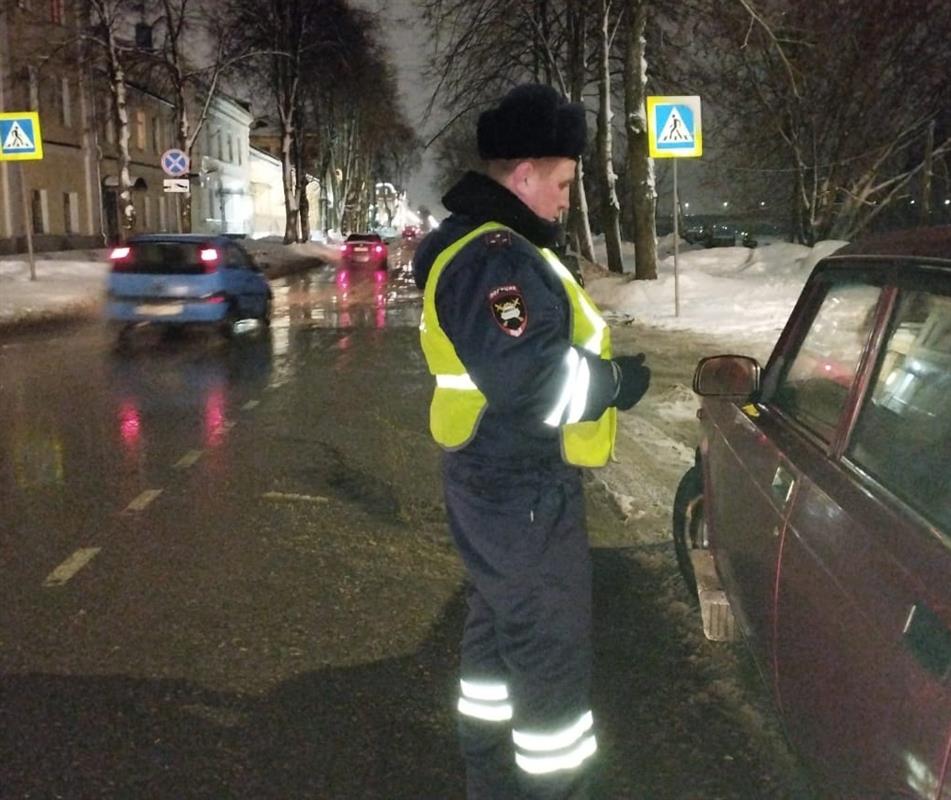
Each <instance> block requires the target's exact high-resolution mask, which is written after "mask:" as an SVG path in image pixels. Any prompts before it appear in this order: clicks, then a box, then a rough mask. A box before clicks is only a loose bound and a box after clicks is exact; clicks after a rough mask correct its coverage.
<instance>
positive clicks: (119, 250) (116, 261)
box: [109, 247, 132, 272]
mask: <svg viewBox="0 0 951 800" xmlns="http://www.w3.org/2000/svg"><path fill="white" fill-rule="evenodd" d="M131 253H132V248H131V247H114V248H113V249H112V252H111V253H109V260H110V261H111V262H112V271H113V272H123V271H125V270H127V269H128V268H129V263H128V261H127V259H128V258H129V255H130V254H131Z"/></svg>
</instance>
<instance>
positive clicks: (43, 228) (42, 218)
mask: <svg viewBox="0 0 951 800" xmlns="http://www.w3.org/2000/svg"><path fill="white" fill-rule="evenodd" d="M31 211H32V212H33V213H32V216H33V233H46V232H47V231H48V230H49V229H50V209H49V205H48V200H47V197H46V189H34V190H33V203H32V206H31Z"/></svg>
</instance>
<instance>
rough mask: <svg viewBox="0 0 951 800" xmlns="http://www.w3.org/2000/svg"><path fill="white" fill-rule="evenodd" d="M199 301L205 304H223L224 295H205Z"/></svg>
mask: <svg viewBox="0 0 951 800" xmlns="http://www.w3.org/2000/svg"><path fill="white" fill-rule="evenodd" d="M201 299H202V301H203V302H205V303H223V302H225V294H224V292H215V293H214V294H209V295H206V296H205V297H203V298H201Z"/></svg>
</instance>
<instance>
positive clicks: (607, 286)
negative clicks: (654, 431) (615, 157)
mask: <svg viewBox="0 0 951 800" xmlns="http://www.w3.org/2000/svg"><path fill="white" fill-rule="evenodd" d="M669 240H670V237H664V238H663V239H661V240H660V241H659V242H658V256H659V257H658V265H657V280H654V281H634V280H632V278H633V274H632V273H633V270H634V252H633V247H630V246H628V247H625V248H624V249H622V257H623V260H624V269H625V272H624V274H621V275H616V274H611V273H607V272H602V273H600V277H596V278H594V279H593V280H591V279H589V281H588V283H587V286H586V289H587V290H588V293H589V294H590V295H591V297H592V299H594V301H595V302H596V303H597V304H598V305H599V306H600V308H601V309H602V310H604V311H605V312H614V315H615V316H624V317H632V318H634V319H636V320H638V321H639V322H643V323H645V324H649V325H654V326H657V327H662V328H671V329H680V330H695V331H701V332H717V333H724V334H729V333H740V334H744V335H758V334H763V335H769V334H775V333H777V332H778V331H779V330H780V329H781V328H782V326H783V324H784V323H785V321H786V318H787V317H788V316H789V312H790V310H791V309H792V307H793V305H794V303H795V302H796V298H797V297H798V296H799V293H800V291H801V290H802V286H803V284H804V283H805V281H806V278H808V277H809V273H810V272H811V271H812V268H813V267H814V266H815V264H816V262H818V261H819V260H820V259H822V258H824V257H825V256H827V255H829V254H830V253H833V252H835V251H836V250H837V249H838V248H840V247H842V246H843V245H845V244H846V242H841V241H827V242H819V243H818V244H817V245H816V246H815V247H811V248H810V247H805V246H804V245H799V244H789V243H787V242H777V243H775V244H770V245H766V246H763V247H757V248H746V247H723V248H715V249H702V248H697V247H691V246H687V247H686V248H684V249H683V250H681V251H680V253H679V257H678V259H677V280H676V282H675V277H674V256H673V248H672V246H671V243H670V241H669ZM595 252H596V255H597V256H598V258H599V260H600V261H602V263H603V262H604V261H606V257H605V255H604V243H603V241H599V242H598V243H597V246H596V248H595ZM675 285H676V290H677V294H679V302H680V314H679V316H678V315H676V313H675Z"/></svg>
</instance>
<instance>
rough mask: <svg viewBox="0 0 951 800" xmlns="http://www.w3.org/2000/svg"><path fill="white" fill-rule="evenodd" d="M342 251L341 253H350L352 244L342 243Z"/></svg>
mask: <svg viewBox="0 0 951 800" xmlns="http://www.w3.org/2000/svg"><path fill="white" fill-rule="evenodd" d="M340 252H341V253H349V252H350V245H348V244H342V245H340Z"/></svg>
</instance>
